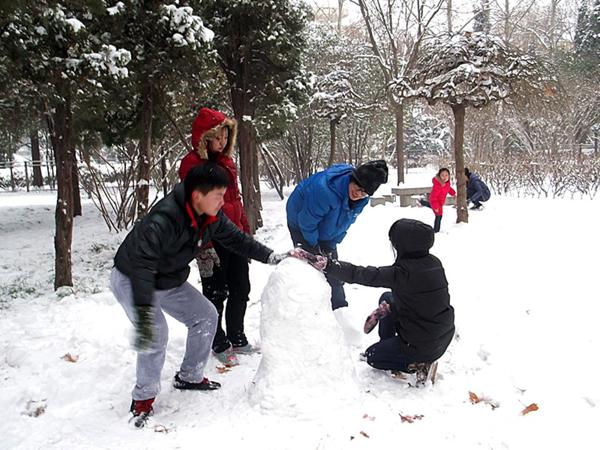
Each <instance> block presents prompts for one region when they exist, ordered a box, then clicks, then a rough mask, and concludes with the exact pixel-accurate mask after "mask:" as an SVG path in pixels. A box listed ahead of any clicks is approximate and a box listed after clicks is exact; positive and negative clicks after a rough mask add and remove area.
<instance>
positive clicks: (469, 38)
mask: <svg viewBox="0 0 600 450" xmlns="http://www.w3.org/2000/svg"><path fill="white" fill-rule="evenodd" d="M549 81H550V80H549V76H547V75H545V73H544V70H543V68H542V65H541V64H540V63H539V62H538V61H536V60H535V59H534V58H533V57H531V56H529V55H526V54H523V53H522V52H520V51H518V50H517V49H515V48H511V47H508V46H506V45H505V44H504V43H503V42H502V40H500V39H498V38H496V37H493V36H490V35H487V34H484V33H470V32H467V33H462V34H445V35H441V36H438V37H436V38H435V39H431V40H429V41H428V42H427V43H426V44H425V45H424V46H423V47H422V52H421V54H420V56H419V58H418V61H417V63H416V64H415V71H414V72H413V74H412V75H411V76H410V77H406V78H401V79H398V80H396V82H395V83H394V86H393V89H394V90H395V92H396V93H397V94H398V95H399V96H400V97H401V98H411V97H413V98H414V97H421V98H424V99H425V100H427V102H428V103H429V104H430V105H435V104H436V103H439V102H441V103H445V104H447V105H449V106H450V107H451V108H452V112H453V114H454V157H455V163H456V179H457V185H458V202H457V212H458V218H457V221H458V222H468V211H467V202H466V186H465V181H464V179H463V177H462V173H463V172H464V166H465V164H464V154H463V137H464V118H465V109H466V108H467V107H474V108H481V107H483V106H486V105H488V104H489V103H490V102H494V101H500V100H505V99H507V98H508V97H509V96H513V97H515V98H519V99H521V100H522V101H525V102H527V101H528V100H529V99H530V97H532V96H535V95H537V94H541V93H544V92H545V93H549V94H553V93H554V87H553V86H552V85H551V84H550V83H549Z"/></svg>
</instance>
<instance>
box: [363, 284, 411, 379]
mask: <svg viewBox="0 0 600 450" xmlns="http://www.w3.org/2000/svg"><path fill="white" fill-rule="evenodd" d="M384 301H386V302H388V303H389V304H390V305H391V303H392V293H391V292H384V293H383V294H382V295H381V297H380V298H379V303H382V302H384ZM379 339H380V340H379V342H377V343H375V344H373V345H371V346H370V347H369V348H367V350H366V351H365V355H366V356H367V364H369V365H370V366H371V367H374V368H375V369H381V370H400V371H401V372H410V370H409V369H408V365H409V364H412V363H414V362H418V361H416V360H415V359H414V358H412V357H411V356H409V355H406V354H404V353H402V351H401V348H402V347H401V345H402V343H403V340H402V338H401V337H400V336H397V330H396V322H395V320H394V317H393V316H392V314H389V315H387V316H386V317H384V318H383V319H381V320H380V321H379Z"/></svg>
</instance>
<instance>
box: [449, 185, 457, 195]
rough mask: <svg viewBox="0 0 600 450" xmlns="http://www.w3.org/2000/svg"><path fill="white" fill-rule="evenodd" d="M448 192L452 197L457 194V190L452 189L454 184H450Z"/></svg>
mask: <svg viewBox="0 0 600 450" xmlns="http://www.w3.org/2000/svg"><path fill="white" fill-rule="evenodd" d="M448 193H449V194H450V197H454V196H455V195H456V191H455V190H454V189H452V186H448Z"/></svg>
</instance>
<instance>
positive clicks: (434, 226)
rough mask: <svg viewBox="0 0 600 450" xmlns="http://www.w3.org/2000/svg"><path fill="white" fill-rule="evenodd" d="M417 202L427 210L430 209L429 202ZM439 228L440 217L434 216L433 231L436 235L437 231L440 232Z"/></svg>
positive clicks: (440, 225)
mask: <svg viewBox="0 0 600 450" xmlns="http://www.w3.org/2000/svg"><path fill="white" fill-rule="evenodd" d="M419 202H420V203H421V206H427V207H428V208H431V203H429V200H425V199H421V200H419ZM441 227H442V216H435V219H434V221H433V231H434V232H436V233H437V232H438V231H440V228H441Z"/></svg>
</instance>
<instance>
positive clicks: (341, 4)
mask: <svg viewBox="0 0 600 450" xmlns="http://www.w3.org/2000/svg"><path fill="white" fill-rule="evenodd" d="M343 10H344V0H338V17H337V19H338V20H337V32H338V36H341V35H342V12H343Z"/></svg>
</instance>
